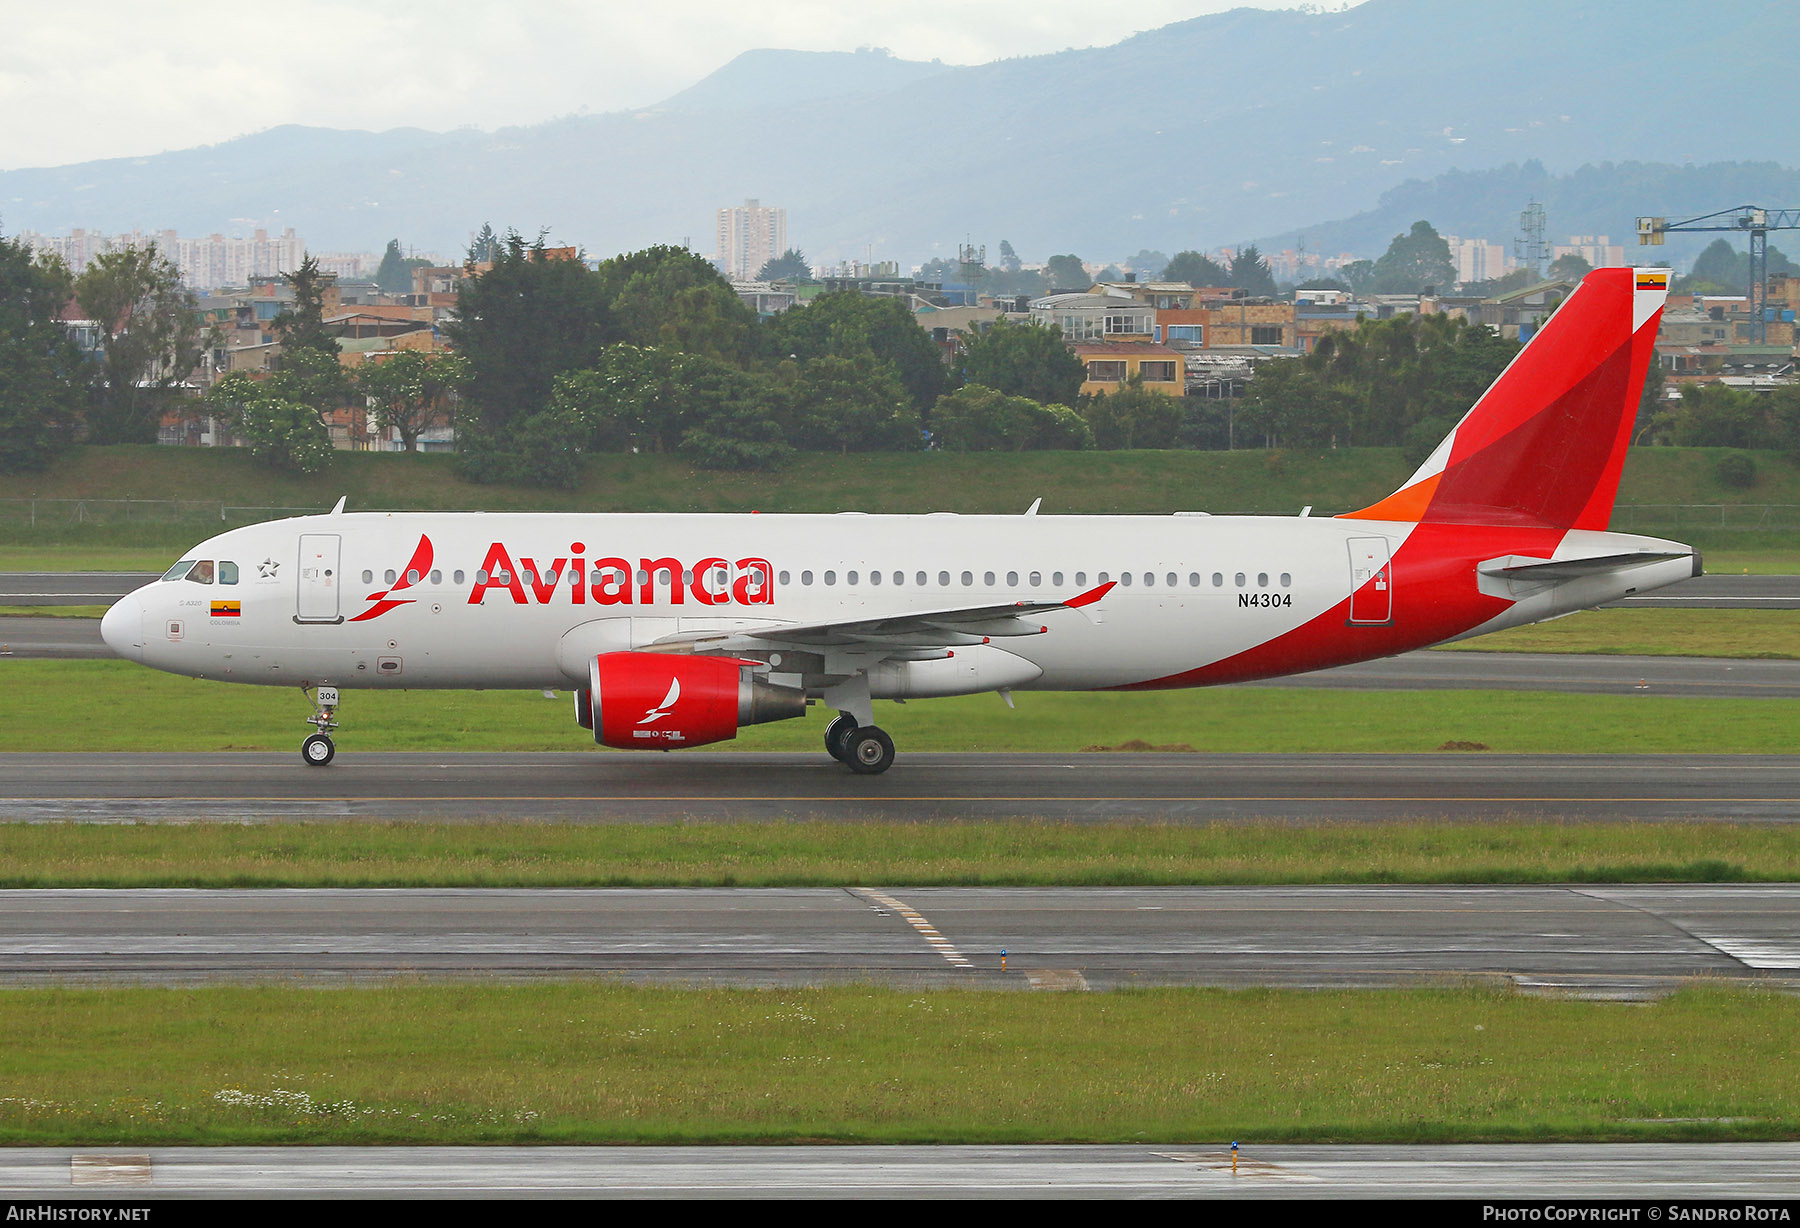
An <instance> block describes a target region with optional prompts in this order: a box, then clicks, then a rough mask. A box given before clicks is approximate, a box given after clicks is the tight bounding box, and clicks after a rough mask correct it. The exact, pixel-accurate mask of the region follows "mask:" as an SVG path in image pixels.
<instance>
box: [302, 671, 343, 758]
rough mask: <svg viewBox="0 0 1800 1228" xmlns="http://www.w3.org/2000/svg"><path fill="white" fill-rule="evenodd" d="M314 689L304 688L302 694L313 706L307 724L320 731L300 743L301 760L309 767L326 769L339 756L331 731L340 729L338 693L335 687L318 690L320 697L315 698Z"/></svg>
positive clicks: (309, 686)
mask: <svg viewBox="0 0 1800 1228" xmlns="http://www.w3.org/2000/svg"><path fill="white" fill-rule="evenodd" d="M313 689H314V688H313V687H312V686H311V685H310V684H309V685H305V686H302V687H301V688H300V693H301V694H302V695H305V696H306V702H307V703H309V704H311V705H312V710H313V711H312V715H311V716H309V717H307V718H306V723H307V724H309V725H311V726H313V727H314V728H315V729H317V730H318V732H317V733H315V734H312V735H310V736H309V737H308V738H307V739H306V741H304V742H302V743H300V760H301V762H302V763H304V764H306V766H307V767H324V766H325V765H326V764H327V763H330V762H331V760H332V757H333V756H334V755H336V754H337V746H336V744H335V743H333V742H332V740H331V731H332V730H333V729H336V728H337V727H338V723H337V702H338V693H337V688H336V687H334V686H322V687H319V688H318V697H317V698H316V699H315V698H314V697H313Z"/></svg>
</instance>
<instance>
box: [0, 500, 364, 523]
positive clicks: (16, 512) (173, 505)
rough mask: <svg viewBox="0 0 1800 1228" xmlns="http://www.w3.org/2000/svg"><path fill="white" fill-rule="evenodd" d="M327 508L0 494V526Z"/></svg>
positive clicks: (258, 515)
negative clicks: (0, 497) (39, 497)
mask: <svg viewBox="0 0 1800 1228" xmlns="http://www.w3.org/2000/svg"><path fill="white" fill-rule="evenodd" d="M330 510H331V509H330V508H329V507H245V506H241V505H237V504H231V503H224V502H219V501H216V500H212V499H0V526H7V527H11V528H32V529H42V528H62V527H66V526H70V525H86V524H92V525H159V524H169V525H179V524H196V525H197V524H221V523H222V524H226V525H233V526H235V525H243V524H257V523H259V522H261V521H264V520H276V519H279V518H281V517H283V516H309V515H315V514H317V513H320V512H327V511H330Z"/></svg>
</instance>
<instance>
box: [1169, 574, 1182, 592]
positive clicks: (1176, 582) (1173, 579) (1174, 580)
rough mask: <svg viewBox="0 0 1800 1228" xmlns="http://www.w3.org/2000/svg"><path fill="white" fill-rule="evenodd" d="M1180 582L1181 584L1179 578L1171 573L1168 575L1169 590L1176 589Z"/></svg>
mask: <svg viewBox="0 0 1800 1228" xmlns="http://www.w3.org/2000/svg"><path fill="white" fill-rule="evenodd" d="M1180 582H1181V577H1180V576H1178V575H1176V574H1175V573H1174V572H1172V571H1171V572H1170V573H1169V587H1170V588H1175V587H1178V586H1179V584H1180Z"/></svg>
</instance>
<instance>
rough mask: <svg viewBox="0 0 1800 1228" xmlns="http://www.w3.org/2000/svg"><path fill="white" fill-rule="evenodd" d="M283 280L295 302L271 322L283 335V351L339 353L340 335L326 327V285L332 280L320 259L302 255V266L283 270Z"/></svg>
mask: <svg viewBox="0 0 1800 1228" xmlns="http://www.w3.org/2000/svg"><path fill="white" fill-rule="evenodd" d="M281 280H283V281H285V282H286V283H287V284H288V289H290V290H292V291H293V292H294V301H293V302H292V303H289V304H288V305H287V306H285V307H283V308H282V309H281V310H280V311H278V312H276V313H275V318H274V319H273V320H271V321H270V324H271V325H272V326H273V327H274V330H275V331H276V332H278V333H280V334H281V349H282V352H283V353H284V354H288V353H292V352H293V351H295V350H300V349H306V350H317V351H318V352H319V353H321V354H330V355H332V356H333V357H334V358H335V357H336V356H337V352H338V343H337V335H336V334H335V333H333V332H331V331H330V330H329V329H327V328H326V327H325V286H326V283H327V282H329V281H330V280H331V278H330V276H329V275H328V274H326V273H325V271H324V270H322V269H321V268H319V262H318V261H317V260H315V259H314V258H313V257H312V255H311V254H310V253H309V254H307V255H304V256H302V257H301V258H300V267H299V268H297V269H295V270H294V271H293V272H292V273H283V274H282V275H281Z"/></svg>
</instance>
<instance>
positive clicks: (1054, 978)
mask: <svg viewBox="0 0 1800 1228" xmlns="http://www.w3.org/2000/svg"><path fill="white" fill-rule="evenodd" d="M1025 979H1026V980H1028V981H1030V982H1031V987H1032V988H1033V989H1043V990H1048V991H1051V992H1065V993H1066V992H1069V991H1071V990H1074V991H1080V992H1084V993H1085V992H1086V991H1087V989H1088V983H1087V978H1086V977H1085V976H1082V975H1081V970H1080V969H1078V968H1038V969H1036V970H1034V971H1030V972H1027V973H1026V974H1025Z"/></svg>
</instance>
